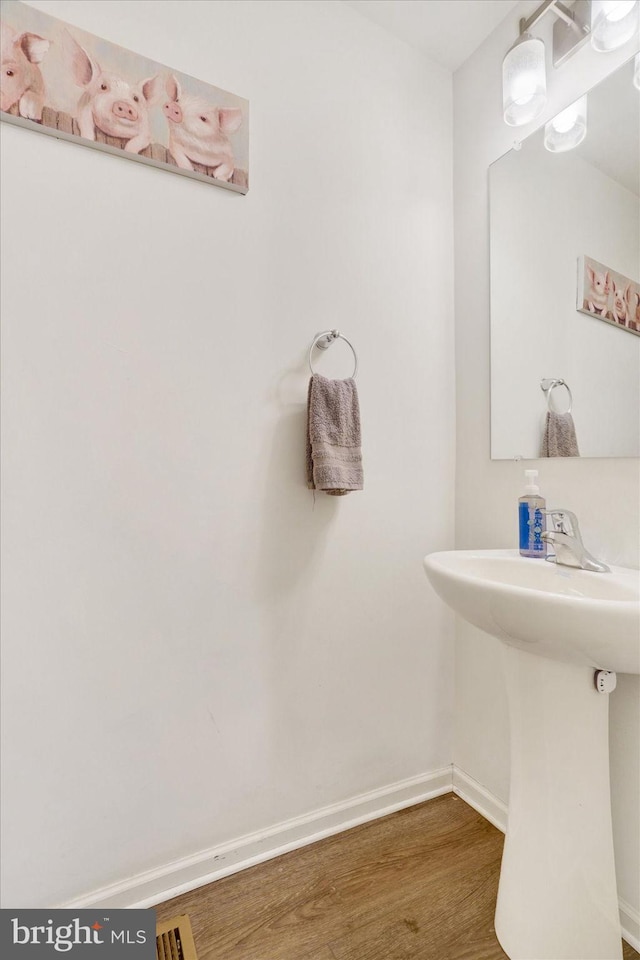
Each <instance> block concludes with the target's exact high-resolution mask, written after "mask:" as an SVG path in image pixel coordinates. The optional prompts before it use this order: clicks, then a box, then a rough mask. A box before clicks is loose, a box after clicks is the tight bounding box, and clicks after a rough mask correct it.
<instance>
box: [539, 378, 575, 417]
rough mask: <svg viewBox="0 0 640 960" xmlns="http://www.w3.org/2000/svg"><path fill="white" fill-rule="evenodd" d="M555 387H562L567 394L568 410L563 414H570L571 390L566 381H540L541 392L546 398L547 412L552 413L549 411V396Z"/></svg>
mask: <svg viewBox="0 0 640 960" xmlns="http://www.w3.org/2000/svg"><path fill="white" fill-rule="evenodd" d="M556 387H564V388H565V390H566V391H567V393H568V394H569V408H568V409H567V410H565V411H564V412H565V413H571V408H572V406H573V397H572V396H571V389H570V387H569V384H568V383H567V381H566V380H541V381H540V389H541V390H542V392H543V393H544V395H545V397H546V398H547V408H548V410H549V412H553V411H552V410H551V394H552V392H553V390H554V389H555V388H556Z"/></svg>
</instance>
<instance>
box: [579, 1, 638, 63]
mask: <svg viewBox="0 0 640 960" xmlns="http://www.w3.org/2000/svg"><path fill="white" fill-rule="evenodd" d="M637 30H638V0H591V46H592V47H593V49H594V50H598V51H599V52H600V53H607V52H608V51H609V50H617V48H618V47H621V46H622V45H623V44H625V43H626V42H627V40H630V39H631V38H632V37H633V35H634V33H636V31H637Z"/></svg>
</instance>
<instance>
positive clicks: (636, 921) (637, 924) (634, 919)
mask: <svg viewBox="0 0 640 960" xmlns="http://www.w3.org/2000/svg"><path fill="white" fill-rule="evenodd" d="M618 906H619V907H620V926H621V927H622V936H623V939H625V940H626V941H627V943H628V944H630V945H631V946H632V947H633V949H634V950H637V951H638V953H640V913H638V911H637V910H635V909H634V908H633V907H632V906H631V904H630V903H627V901H626V900H623V899H622V897H619V898H618Z"/></svg>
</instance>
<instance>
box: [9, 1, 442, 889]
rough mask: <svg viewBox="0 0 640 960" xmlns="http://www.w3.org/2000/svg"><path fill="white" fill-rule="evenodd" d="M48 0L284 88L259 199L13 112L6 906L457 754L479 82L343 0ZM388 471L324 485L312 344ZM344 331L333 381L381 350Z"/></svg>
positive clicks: (194, 846) (254, 97) (143, 47)
mask: <svg viewBox="0 0 640 960" xmlns="http://www.w3.org/2000/svg"><path fill="white" fill-rule="evenodd" d="M34 6H37V7H38V8H40V9H42V10H45V11H46V12H49V13H51V14H52V15H54V16H58V17H60V18H62V19H66V20H69V21H71V22H73V23H74V24H76V25H77V26H78V27H80V28H82V29H86V30H89V31H91V32H93V33H96V34H98V35H101V36H103V37H105V38H107V39H109V40H112V41H114V42H116V43H120V44H121V45H123V46H125V47H128V48H130V49H133V50H138V51H140V52H141V53H144V54H145V55H147V56H149V57H151V58H154V59H156V60H158V61H159V62H161V63H164V64H167V65H169V66H173V67H175V68H176V69H178V70H183V71H185V72H187V73H190V74H192V75H194V76H196V77H199V78H201V79H203V80H205V81H208V82H210V83H213V84H216V85H218V86H220V87H222V88H224V89H228V90H231V91H233V92H235V93H238V94H240V95H241V96H245V97H247V98H248V99H249V100H250V102H251V125H252V127H251V190H250V192H249V195H248V196H247V197H241V196H238V195H235V194H232V193H229V192H226V191H224V190H221V189H218V188H216V187H215V186H213V185H208V184H206V185H205V184H201V183H197V182H193V181H190V180H187V179H184V178H181V177H178V176H175V175H170V174H168V173H165V172H163V171H157V170H154V169H149V168H146V167H144V166H142V165H139V164H135V163H131V162H126V161H125V160H124V159H120V158H114V157H111V156H106V155H102V154H100V153H97V152H95V151H91V150H86V149H84V148H82V147H81V146H78V145H76V144H70V143H65V142H58V141H56V140H55V139H53V138H50V137H44V136H39V135H37V134H36V133H33V132H30V131H26V130H23V129H18V128H16V127H9V126H7V125H4V127H3V130H2V173H3V188H4V197H3V214H4V223H3V242H2V254H3V264H2V280H3V284H2V287H3V290H2V293H3V318H4V328H3V336H4V401H3V406H2V412H3V417H4V428H3V437H4V457H3V472H4V498H5V500H4V524H3V527H4V540H5V555H4V562H3V572H4V581H5V583H4V588H5V596H4V602H3V605H2V613H3V616H4V629H3V642H4V656H5V663H4V677H5V684H6V687H5V693H4V709H5V722H4V724H3V731H4V733H5V738H6V741H5V747H4V760H5V772H4V776H3V784H4V788H5V797H4V804H3V815H4V827H5V838H4V843H3V862H4V869H5V880H4V883H3V894H4V898H5V904H4V905H5V906H21V907H29V906H39V905H53V904H56V903H59V902H61V901H65V900H67V899H69V898H71V897H74V896H77V895H80V894H82V893H83V892H85V891H89V890H91V889H93V888H95V887H98V886H100V885H102V884H106V883H110V882H115V881H118V880H121V879H123V878H125V877H126V876H128V875H131V874H134V873H136V872H138V871H141V870H144V869H147V868H152V867H155V866H158V865H159V864H163V863H165V862H167V861H169V860H171V859H172V858H176V857H180V856H183V855H186V854H189V853H194V852H197V851H199V850H201V849H203V848H205V847H209V846H212V845H215V844H217V843H223V842H225V841H230V840H232V839H233V838H235V837H237V836H239V835H240V834H244V833H247V832H249V831H253V830H258V829H261V828H263V827H268V826H270V825H271V824H274V823H276V822H278V821H282V820H285V819H286V818H289V817H293V816H295V815H300V814H304V813H307V812H309V811H312V810H314V809H316V808H318V807H320V806H322V805H323V804H327V803H331V802H334V801H339V800H341V799H344V798H348V797H350V796H353V795H355V794H358V793H361V792H364V791H367V790H372V789H374V788H376V787H380V786H383V785H386V784H391V783H394V782H396V781H399V780H402V779H403V778H406V777H411V776H415V775H418V774H420V773H422V772H423V771H430V770H434V769H436V768H438V767H441V766H442V765H444V764H447V763H449V762H450V761H451V738H450V729H451V693H452V690H451V680H450V678H451V674H452V669H451V666H452V662H451V661H452V653H451V650H452V644H451V621H450V618H449V615H448V614H447V612H446V611H444V610H443V609H442V606H441V604H440V603H439V602H438V601H437V599H436V598H435V596H434V595H433V594H432V592H431V591H429V590H428V588H427V584H426V581H425V579H424V574H423V572H422V565H421V559H422V556H423V555H424V554H425V553H426V552H428V551H431V550H437V549H442V548H445V547H447V546H450V544H451V542H452V535H453V501H454V475H453V468H454V388H453V384H454V365H453V306H452V296H451V291H452V282H453V281H452V255H453V251H452V160H451V77H450V75H449V74H448V73H447V71H445V70H444V69H441V68H439V67H437V66H434V65H431V64H430V63H429V62H428V61H427V60H426V59H425V58H424V57H423V56H421V55H420V54H418V53H417V52H414V51H412V50H411V49H410V48H408V47H407V46H405V45H404V44H402V43H400V42H399V41H396V40H394V39H393V38H391V37H390V36H388V35H386V34H385V33H384V32H383V31H382V30H381V29H379V28H378V27H376V26H374V25H373V24H369V23H368V22H367V21H366V20H365V19H363V18H362V17H360V16H358V14H356V13H355V12H354V11H353V10H352V9H350V8H349V7H348V6H347V5H346V4H339V3H333V2H324V0H319V2H309V0H304V2H277V0H275V2H274V0H269V2H265V0H260V2H252V0H249V2H247V0H245V2H243V3H237V2H224V0H223V2H216V3H203V2H190V0H182V2H169V0H165V2H163V3H154V4H151V3H145V2H138V0H127V2H124V0H108V2H102V0H74V2H70V0H51V2H44V0H41V2H38V3H34ZM333 326H338V327H340V328H341V329H342V330H343V331H344V332H345V334H346V335H347V336H348V337H349V338H350V339H351V340H352V341H353V343H354V344H355V346H356V348H357V350H358V355H359V360H360V372H359V375H358V385H359V390H360V396H361V409H362V421H363V435H364V438H363V446H364V464H365V490H364V492H362V493H355V494H353V495H351V496H348V497H345V498H341V499H336V498H329V497H326V496H324V495H318V496H317V497H316V499H315V505H314V502H313V499H312V494H311V493H310V492H309V491H307V490H306V488H305V486H304V447H303V444H304V429H305V400H306V384H307V378H308V371H307V369H306V367H305V364H306V352H307V349H308V345H309V343H310V341H311V338H312V337H313V336H314V334H315V333H316V332H317V331H318V330H321V329H325V328H327V327H333ZM339 351H340V348H339V347H338V346H336V347H334V348H332V357H330V358H328V359H329V362H330V363H331V362H332V363H333V364H334V366H333V370H331V369H330V367H328V366H325V367H324V368H323V369H324V371H325V372H328V373H329V374H330V375H338V376H341V375H344V374H346V373H348V372H349V369H350V368H349V360H348V355H345V354H342V353H340V352H339Z"/></svg>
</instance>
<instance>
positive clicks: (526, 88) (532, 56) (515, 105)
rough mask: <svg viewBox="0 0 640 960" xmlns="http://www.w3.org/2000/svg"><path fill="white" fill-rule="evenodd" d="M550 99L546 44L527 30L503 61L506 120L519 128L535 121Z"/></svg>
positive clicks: (503, 94) (503, 98) (503, 96)
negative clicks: (548, 94)
mask: <svg viewBox="0 0 640 960" xmlns="http://www.w3.org/2000/svg"><path fill="white" fill-rule="evenodd" d="M546 101H547V76H546V72H545V64H544V43H543V42H542V40H539V39H538V38H537V37H532V36H531V35H530V34H528V33H524V34H523V35H522V36H521V37H520V39H519V40H518V41H517V42H516V43H514V45H513V46H512V47H511V49H510V50H509V51H508V52H507V55H506V57H505V58H504V60H503V61H502V102H503V107H504V122H505V123H508V124H509V126H510V127H519V126H522V124H524V123H529V121H530V120H535V119H536V117H539V116H540V114H541V113H542V111H543V110H544V105H545V103H546Z"/></svg>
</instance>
